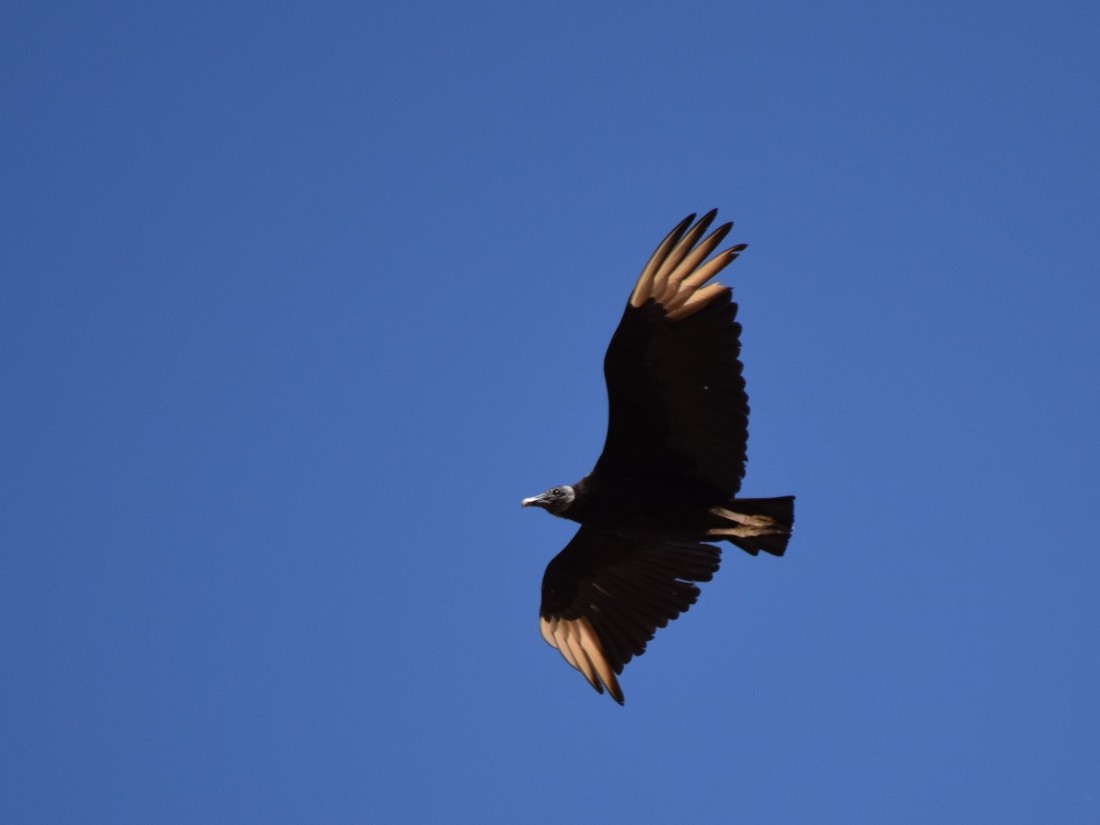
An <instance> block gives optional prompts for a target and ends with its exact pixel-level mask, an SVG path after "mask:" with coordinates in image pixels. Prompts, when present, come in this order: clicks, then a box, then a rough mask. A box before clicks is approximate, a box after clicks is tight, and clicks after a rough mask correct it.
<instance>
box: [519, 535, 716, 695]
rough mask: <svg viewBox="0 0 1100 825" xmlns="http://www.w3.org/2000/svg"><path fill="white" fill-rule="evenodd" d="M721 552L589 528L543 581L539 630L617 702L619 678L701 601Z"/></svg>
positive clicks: (552, 565) (549, 568)
mask: <svg viewBox="0 0 1100 825" xmlns="http://www.w3.org/2000/svg"><path fill="white" fill-rule="evenodd" d="M720 556H721V551H720V550H719V549H718V548H717V547H713V546H711V545H709V544H691V543H673V542H663V541H660V540H656V539H654V540H637V539H628V538H623V537H622V536H618V535H615V534H613V533H606V532H603V531H601V530H597V529H594V528H590V527H581V529H580V530H578V531H577V535H575V536H574V537H573V540H572V541H571V542H569V544H567V545H566V547H565V549H564V550H562V551H561V552H560V553H558V555H557V556H555V557H554V559H553V560H552V561H551V562H550V564H549V565H548V566H547V568H546V573H545V575H544V576H543V578H542V606H541V607H540V609H539V614H540V620H539V629H540V630H541V631H542V637H543V638H544V639H545V640H546V641H547V642H548V643H550V644H551V645H552V646H554V647H556V648H557V649H558V650H559V651H561V655H562V656H563V657H564V658H565V661H567V662H569V664H571V665H572V666H573V667H575V668H577V670H579V671H580V672H581V673H582V674H584V678H585V679H587V680H588V683H589V684H590V685H592V687H594V688H595V689H596V690H597V691H598V692H600V693H603V689H604V687H606V688H607V690H608V691H609V692H610V693H611V696H612V697H613V698H614V699H615V701H616V702H618V703H619V704H622V703H623V692H622V689H621V688H620V687H619V682H618V680H617V679H616V678H615V675H616V674H618V673H622V671H623V666H624V665H626V663H627V662H629V661H630V660H631V659H632V658H633V657H635V656H641V655H642V653H643V652H645V647H646V643H647V642H648V641H649V640H650V639H652V638H653V634H654V633H655V632H656V631H657V628H659V627H664V626H665V625H666V624H668V623H669V622H670V621H672V620H673V619H675V618H676V617H677V616H679V615H680V614H681V613H683V612H684V611H685V610H687V609H688V608H689V607H690V606H691V605H692V604H694V603H695V600H696V599H697V598H698V597H699V588H697V587H696V586H695V585H694V584H692V582H704V581H710V579H711V576H713V575H714V573H715V571H716V570H717V569H718V563H719V560H720Z"/></svg>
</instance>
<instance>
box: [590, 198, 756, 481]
mask: <svg viewBox="0 0 1100 825" xmlns="http://www.w3.org/2000/svg"><path fill="white" fill-rule="evenodd" d="M715 214H716V213H715V212H714V211H711V212H708V213H707V214H706V215H704V216H703V218H702V219H700V220H699V222H698V223H696V224H695V225H694V226H691V222H692V221H693V220H694V217H695V216H694V215H691V216H689V217H688V218H686V219H685V220H684V221H682V222H681V223H680V224H679V225H678V226H677V227H676V228H675V229H673V230H672V232H671V233H669V235H668V236H667V237H666V238H665V240H664V241H662V243H661V245H660V246H658V247H657V250H656V251H655V252H654V253H653V256H652V257H651V258H650V260H649V263H647V264H646V267H645V269H644V270H643V271H642V274H641V276H640V277H639V278H638V282H637V284H636V286H635V288H634V292H633V293H632V294H631V297H630V302H629V303H628V305H627V307H626V311H625V312H624V313H623V317H622V321H621V322H620V323H619V327H618V329H617V330H616V331H615V335H614V337H612V339H611V344H610V346H609V347H608V349H607V355H606V357H605V358H604V376H605V378H606V380H607V395H608V407H609V410H608V427H607V440H606V442H605V443H604V449H603V453H602V455H601V456H600V460H599V462H598V463H597V465H596V468H595V470H594V472H593V475H594V476H601V475H604V476H606V477H609V478H615V477H622V476H624V475H632V474H646V473H651V472H654V471H656V472H658V473H660V472H665V473H674V474H677V475H680V476H685V475H686V476H688V477H691V478H694V479H697V480H699V481H701V482H703V483H704V484H705V485H707V486H708V487H709V488H710V489H711V490H713V493H714V499H715V501H725V500H727V499H729V498H730V497H732V496H733V494H734V493H736V492H737V491H738V490H739V489H740V487H741V479H742V477H743V476H744V474H745V448H746V443H747V441H748V413H749V405H748V396H747V395H746V394H745V382H744V379H743V378H742V377H741V362H740V361H739V360H738V358H739V355H740V349H741V344H740V333H741V326H740V324H738V323H737V322H736V321H735V320H734V318H735V316H736V313H737V305H736V304H735V303H733V301H732V300H731V298H730V289H729V288H728V287H725V286H722V285H721V284H716V283H709V284H708V283H707V282H708V281H709V280H710V279H711V278H713V277H714V276H715V275H717V274H718V272H719V271H721V270H722V268H723V267H725V266H726V265H728V264H729V263H730V262H731V261H733V260H734V259H735V258H736V257H737V255H738V254H739V253H740V252H741V250H743V249H744V248H745V246H744V245H743V244H741V245H738V246H734V247H732V248H730V249H727V250H725V251H724V252H721V253H719V254H718V255H716V256H715V257H713V258H711V259H710V260H709V261H708V260H706V259H707V256H708V255H710V254H711V253H712V252H713V251H714V249H715V248H716V247H717V246H718V244H720V243H721V242H722V240H723V239H724V238H725V236H726V234H727V233H728V232H729V230H730V228H731V227H732V226H733V224H729V223H727V224H723V225H722V226H720V227H719V228H718V229H717V230H715V231H714V232H713V233H711V235H710V236H708V237H707V238H706V239H704V240H702V241H700V238H701V237H702V236H703V234H704V233H705V232H706V230H707V228H708V227H709V226H710V224H711V222H712V221H713V220H714V217H715ZM689 226H691V228H690V229H689Z"/></svg>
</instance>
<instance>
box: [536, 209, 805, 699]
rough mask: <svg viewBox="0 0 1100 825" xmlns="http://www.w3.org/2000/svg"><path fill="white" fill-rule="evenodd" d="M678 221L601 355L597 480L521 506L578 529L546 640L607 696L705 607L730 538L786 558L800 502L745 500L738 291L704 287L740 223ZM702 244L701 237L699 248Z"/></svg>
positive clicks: (551, 578) (552, 590) (728, 255)
mask: <svg viewBox="0 0 1100 825" xmlns="http://www.w3.org/2000/svg"><path fill="white" fill-rule="evenodd" d="M716 214H717V210H712V211H710V212H708V213H707V214H706V215H704V216H703V217H702V218H701V219H700V220H699V222H698V223H695V224H694V225H692V222H693V221H694V220H695V216H694V215H690V216H688V217H687V218H685V219H684V220H683V221H681V222H680V223H679V224H678V225H677V226H676V228H675V229H673V230H672V231H671V232H670V233H669V234H668V236H667V237H666V238H665V239H664V240H663V241H662V242H661V244H660V246H658V247H657V250H656V251H655V252H654V253H653V255H652V257H651V258H650V259H649V262H648V263H647V264H646V266H645V268H644V269H643V270H642V274H641V275H640V276H639V277H638V281H637V283H636V284H635V286H634V291H633V292H632V293H631V295H630V300H629V302H628V303H627V306H626V311H625V312H624V313H623V317H622V320H621V321H620V322H619V328H618V329H617V330H616V331H615V335H614V337H612V339H611V344H610V346H609V347H608V348H607V355H606V357H605V358H604V376H605V377H606V379H607V395H608V403H609V414H608V427H607V440H606V441H605V443H604V448H603V453H602V454H601V455H600V458H599V460H598V461H597V462H596V466H595V468H594V469H593V470H592V472H591V473H590V474H589V475H587V476H585V477H584V478H583V479H581V480H580V481H578V482H577V483H576V484H573V485H563V486H561V487H554V488H553V489H551V490H547V491H546V492H545V493H542V494H541V495H538V496H535V497H533V498H528V499H524V501H523V504H524V506H525V507H528V506H535V507H542V508H543V509H545V510H547V511H549V512H550V513H552V514H554V515H556V516H560V517H562V518H567V519H571V520H572V521H576V522H579V523H580V524H581V528H580V530H578V531H577V534H576V535H575V536H574V537H573V540H572V541H571V542H569V544H568V545H566V547H565V549H564V550H562V551H561V553H559V554H558V555H557V556H556V557H555V558H554V559H553V561H551V562H550V564H549V566H547V568H546V574H545V575H544V577H543V580H542V607H541V609H540V614H541V620H540V623H539V626H540V629H541V631H542V636H543V638H544V639H546V641H547V642H549V643H550V644H551V645H553V646H554V647H556V648H557V649H558V650H559V651H560V652H561V654H562V656H564V657H565V660H566V661H567V662H569V664H571V665H572V666H573V667H575V668H577V669H578V670H579V671H580V672H581V673H582V674H584V677H585V678H586V679H587V680H588V682H589V684H591V685H592V687H594V688H595V689H596V690H597V691H598V692H600V693H603V691H604V688H606V689H607V690H608V692H609V693H610V694H611V696H612V697H613V698H614V699H615V701H617V702H619V704H622V702H623V692H622V689H621V688H620V687H619V682H618V679H617V678H616V676H617V675H618V674H620V673H622V670H623V667H624V666H625V665H626V663H627V662H629V661H630V660H631V659H632V658H633V657H634V656H640V655H641V654H642V653H643V652H645V648H646V644H647V643H648V642H649V640H650V639H652V638H653V634H654V633H655V632H656V630H657V628H659V627H664V626H665V625H666V624H668V623H669V622H670V621H672V620H673V619H675V618H676V617H677V616H679V615H680V614H681V613H683V612H684V611H686V610H687V609H688V608H689V607H690V606H691V605H692V604H694V603H695V600H696V599H697V598H698V597H699V588H698V587H696V586H695V582H704V581H710V578H711V576H713V575H714V572H715V571H716V570H717V569H718V564H719V560H720V555H721V551H720V550H719V548H718V547H715V546H714V545H713V544H708V543H707V542H710V541H729V542H732V543H733V544H735V545H737V546H738V547H740V548H741V549H742V550H745V551H746V552H748V553H751V554H752V555H754V556H755V555H756V554H757V553H759V552H760V551H761V550H763V551H764V552H766V553H771V554H772V555H776V556H781V555H783V552H784V551H785V550H786V549H787V540H788V538H789V537H790V532H791V524H792V523H793V521H794V497H793V496H783V497H780V498H767V499H737V498H734V495H735V494H736V493H737V491H738V490H739V489H740V487H741V479H742V477H743V476H744V474H745V446H746V442H747V441H748V415H749V406H748V397H747V396H746V394H745V382H744V379H743V378H742V377H741V362H740V361H739V360H738V356H739V353H740V349H741V344H740V341H739V335H740V332H741V327H740V325H739V324H738V323H737V322H736V321H735V320H734V317H735V315H736V313H737V305H736V304H735V303H733V301H732V300H731V299H730V289H729V287H726V286H722V285H721V284H717V283H708V282H709V281H710V280H711V278H713V277H714V276H715V275H717V274H718V273H719V272H720V271H721V270H722V269H723V268H724V267H726V266H727V265H728V264H729V263H730V262H731V261H733V259H734V258H736V257H737V256H738V254H740V253H741V251H742V250H743V249H744V248H745V245H744V244H739V245H737V246H734V247H731V248H729V249H727V250H725V251H723V252H720V253H718V254H717V255H715V256H714V257H713V258H710V259H709V260H707V258H708V256H709V255H710V254H711V253H712V252H714V250H715V248H717V246H718V245H719V244H720V243H721V242H722V240H723V239H724V238H725V237H726V235H727V234H728V233H729V231H730V229H731V228H732V227H733V224H731V223H727V224H723V225H722V226H720V227H718V229H716V230H715V231H714V232H712V233H711V234H710V235H709V236H707V237H706V238H705V239H703V235H704V233H705V232H706V231H707V229H708V228H709V227H710V225H711V223H712V222H713V221H714V218H715V215H716ZM701 239H702V240H701Z"/></svg>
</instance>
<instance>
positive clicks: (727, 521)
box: [707, 496, 794, 556]
mask: <svg viewBox="0 0 1100 825" xmlns="http://www.w3.org/2000/svg"><path fill="white" fill-rule="evenodd" d="M710 516H711V520H710V522H709V523H708V525H707V536H708V537H710V538H714V539H725V540H726V541H729V542H732V543H733V544H736V545H737V546H738V547H740V548H741V549H742V550H744V551H745V552H746V553H749V554H751V555H753V556H755V555H756V554H757V553H759V552H760V551H761V550H763V551H764V552H765V553H771V554H772V555H773V556H782V555H783V553H784V552H785V551H786V550H787V541H788V540H789V539H790V537H791V525H793V524H794V496H778V497H777V498H735V499H731V500H730V501H729V502H727V503H726V504H724V505H722V506H721V507H712V508H711V509H710Z"/></svg>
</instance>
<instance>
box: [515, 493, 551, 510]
mask: <svg viewBox="0 0 1100 825" xmlns="http://www.w3.org/2000/svg"><path fill="white" fill-rule="evenodd" d="M520 504H522V505H523V506H524V507H545V506H546V493H539V494H538V495H537V496H531V498H525V499H524V500H523V501H521V502H520Z"/></svg>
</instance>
